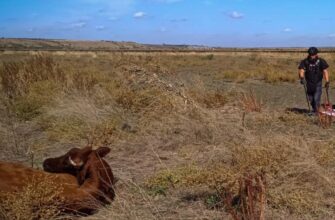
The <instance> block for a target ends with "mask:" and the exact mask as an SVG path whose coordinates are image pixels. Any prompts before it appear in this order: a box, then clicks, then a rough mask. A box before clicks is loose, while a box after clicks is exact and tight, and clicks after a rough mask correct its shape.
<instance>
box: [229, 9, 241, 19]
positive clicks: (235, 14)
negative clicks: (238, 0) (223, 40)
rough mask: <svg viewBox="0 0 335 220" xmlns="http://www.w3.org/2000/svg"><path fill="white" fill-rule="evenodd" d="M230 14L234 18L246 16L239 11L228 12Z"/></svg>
mask: <svg viewBox="0 0 335 220" xmlns="http://www.w3.org/2000/svg"><path fill="white" fill-rule="evenodd" d="M228 16H229V17H230V18H232V19H241V18H243V17H244V14H242V13H240V12H237V11H233V12H231V13H229V14H228Z"/></svg>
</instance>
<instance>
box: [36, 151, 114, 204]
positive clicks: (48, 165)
mask: <svg viewBox="0 0 335 220" xmlns="http://www.w3.org/2000/svg"><path fill="white" fill-rule="evenodd" d="M109 152H110V149H109V148H108V147H99V148H98V149H96V150H93V149H92V148H91V147H85V148H82V149H79V148H72V149H71V150H70V151H69V152H67V153H66V154H65V155H63V156H60V157H56V158H48V159H46V160H45V161H44V162H43V168H44V170H45V171H47V172H52V173H69V174H72V175H74V176H76V177H77V180H78V184H79V185H82V184H83V185H85V184H94V185H96V186H98V187H99V191H101V192H102V195H101V196H99V197H101V200H104V202H106V203H108V200H113V199H114V196H115V193H114V187H113V185H114V184H115V178H114V176H113V173H112V169H111V167H110V166H109V164H108V163H107V162H106V161H105V160H104V159H103V157H105V156H106V155H107V154H108V153H109ZM87 180H89V181H87ZM106 199H107V200H106Z"/></svg>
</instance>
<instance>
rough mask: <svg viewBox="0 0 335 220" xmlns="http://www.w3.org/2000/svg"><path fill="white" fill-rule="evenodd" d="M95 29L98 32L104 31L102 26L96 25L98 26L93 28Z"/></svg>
mask: <svg viewBox="0 0 335 220" xmlns="http://www.w3.org/2000/svg"><path fill="white" fill-rule="evenodd" d="M95 29H97V30H98V31H102V30H105V29H106V27H105V26H103V25H98V26H95Z"/></svg>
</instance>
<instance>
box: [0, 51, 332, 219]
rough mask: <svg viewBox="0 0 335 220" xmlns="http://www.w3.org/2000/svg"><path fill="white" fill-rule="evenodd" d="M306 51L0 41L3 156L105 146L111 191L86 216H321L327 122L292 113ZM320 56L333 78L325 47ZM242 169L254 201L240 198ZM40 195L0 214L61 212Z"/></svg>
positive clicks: (328, 197)
mask: <svg viewBox="0 0 335 220" xmlns="http://www.w3.org/2000/svg"><path fill="white" fill-rule="evenodd" d="M304 56H305V54H304V53H300V52H266V53H265V52H262V51H257V52H250V51H249V52H243V51H238V52H223V51H221V52H210V51H209V52H197V53H196V52H173V51H169V52H103V51H95V52H89V51H86V52H85V51H83V52H80V51H77V52H75V51H72V52H71V51H58V52H57V51H54V52H29V51H26V52H15V51H2V52H0V61H1V63H0V79H1V87H0V130H1V132H0V148H1V152H0V159H1V160H5V161H15V162H20V163H24V164H26V165H27V166H33V167H35V168H39V169H41V165H42V162H43V159H44V158H46V157H49V156H57V155H60V154H62V153H65V152H66V151H67V150H68V149H70V148H71V147H82V146H86V145H93V146H103V145H107V146H109V147H110V148H111V150H112V151H111V153H110V154H109V156H108V157H107V161H108V162H109V164H110V165H111V167H112V169H113V172H114V174H115V176H116V177H117V178H118V179H119V181H118V182H117V184H116V199H115V201H114V202H113V203H112V204H111V205H110V206H105V207H102V208H101V209H100V211H99V212H98V213H96V214H94V215H92V216H89V217H87V219H103V218H105V219H243V218H246V217H249V218H250V217H251V216H253V217H255V219H256V217H259V215H260V213H262V214H263V215H264V216H265V219H331V218H333V216H334V215H335V191H334V189H335V177H334V175H333V174H334V171H335V160H334V157H335V145H334V144H335V137H334V131H335V129H334V125H333V126H330V127H326V128H324V126H321V125H320V122H319V119H318V118H317V117H310V116H307V115H306V114H302V113H299V112H303V110H304V109H307V103H306V97H305V94H304V89H303V87H302V86H301V85H300V84H299V82H298V73H297V72H298V71H297V67H298V64H299V62H300V60H301V59H303V58H304ZM320 56H321V57H323V58H325V59H326V60H327V61H328V63H329V65H330V69H329V71H330V74H331V79H333V66H334V65H335V53H321V54H320ZM332 86H333V80H331V90H330V98H331V99H332V100H334V99H333V98H334V97H335V92H334V89H333V88H332ZM323 100H324V99H323ZM294 109H295V110H296V111H295V110H294ZM298 110H301V111H298ZM248 178H249V179H252V183H250V184H251V185H253V187H254V188H255V191H254V194H255V196H259V198H263V201H260V199H256V198H255V199H254V201H253V202H251V201H250V200H244V199H243V198H244V197H243V195H242V194H243V193H241V191H243V190H241V182H243V181H244V180H245V179H248ZM257 181H261V185H260V184H259V183H257ZM242 185H243V184H242ZM262 185H264V188H262V190H260V187H258V186H262ZM39 187H42V188H43V185H42V186H39ZM242 188H243V187H242ZM243 189H244V188H243ZM36 195H42V196H36ZM43 196H49V194H48V193H46V192H45V193H44V194H43V193H41V190H40V188H37V189H35V190H30V191H29V192H26V193H24V194H23V195H20V202H18V201H16V199H15V198H16V197H15V196H14V197H13V196H8V195H7V196H5V197H1V199H2V200H3V201H1V202H0V219H3V218H4V219H34V218H36V212H38V211H40V210H43V216H41V215H39V217H40V218H44V219H49V218H62V217H63V216H61V217H59V216H57V214H58V213H57V210H55V209H54V207H49V206H47V207H45V206H43V201H46V199H45V198H44V197H43ZM229 197H231V200H234V201H235V202H234V201H231V200H229ZM39 199H40V200H41V202H37V201H36V200H39ZM249 199H250V198H249ZM31 201H35V202H34V203H33V202H31ZM236 201H237V202H236ZM251 203H253V204H254V206H255V207H256V208H257V206H258V209H257V210H256V211H255V213H246V212H247V211H245V210H249V209H250V206H251ZM36 204H38V205H36ZM36 207H37V208H36ZM256 208H255V209H256ZM243 210H244V211H243ZM250 210H251V209H250ZM234 214H235V217H236V216H237V217H236V218H235V217H234ZM243 216H244V217H243Z"/></svg>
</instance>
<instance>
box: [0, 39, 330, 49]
mask: <svg viewBox="0 0 335 220" xmlns="http://www.w3.org/2000/svg"><path fill="white" fill-rule="evenodd" d="M0 50H11V51H16V50H18V51H20V50H36V51H186V52H187V51H208V52H209V51H213V52H216V51H218V52H219V51H242V52H247V51H260V52H290V51H292V52H293V51H294V52H305V51H306V48H222V47H207V46H202V45H171V44H161V45H155V44H139V43H135V42H117V41H106V40H102V41H86V40H82V41H80V40H61V39H59V40H58V39H30V38H0ZM321 50H322V51H324V52H335V48H322V49H321Z"/></svg>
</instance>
